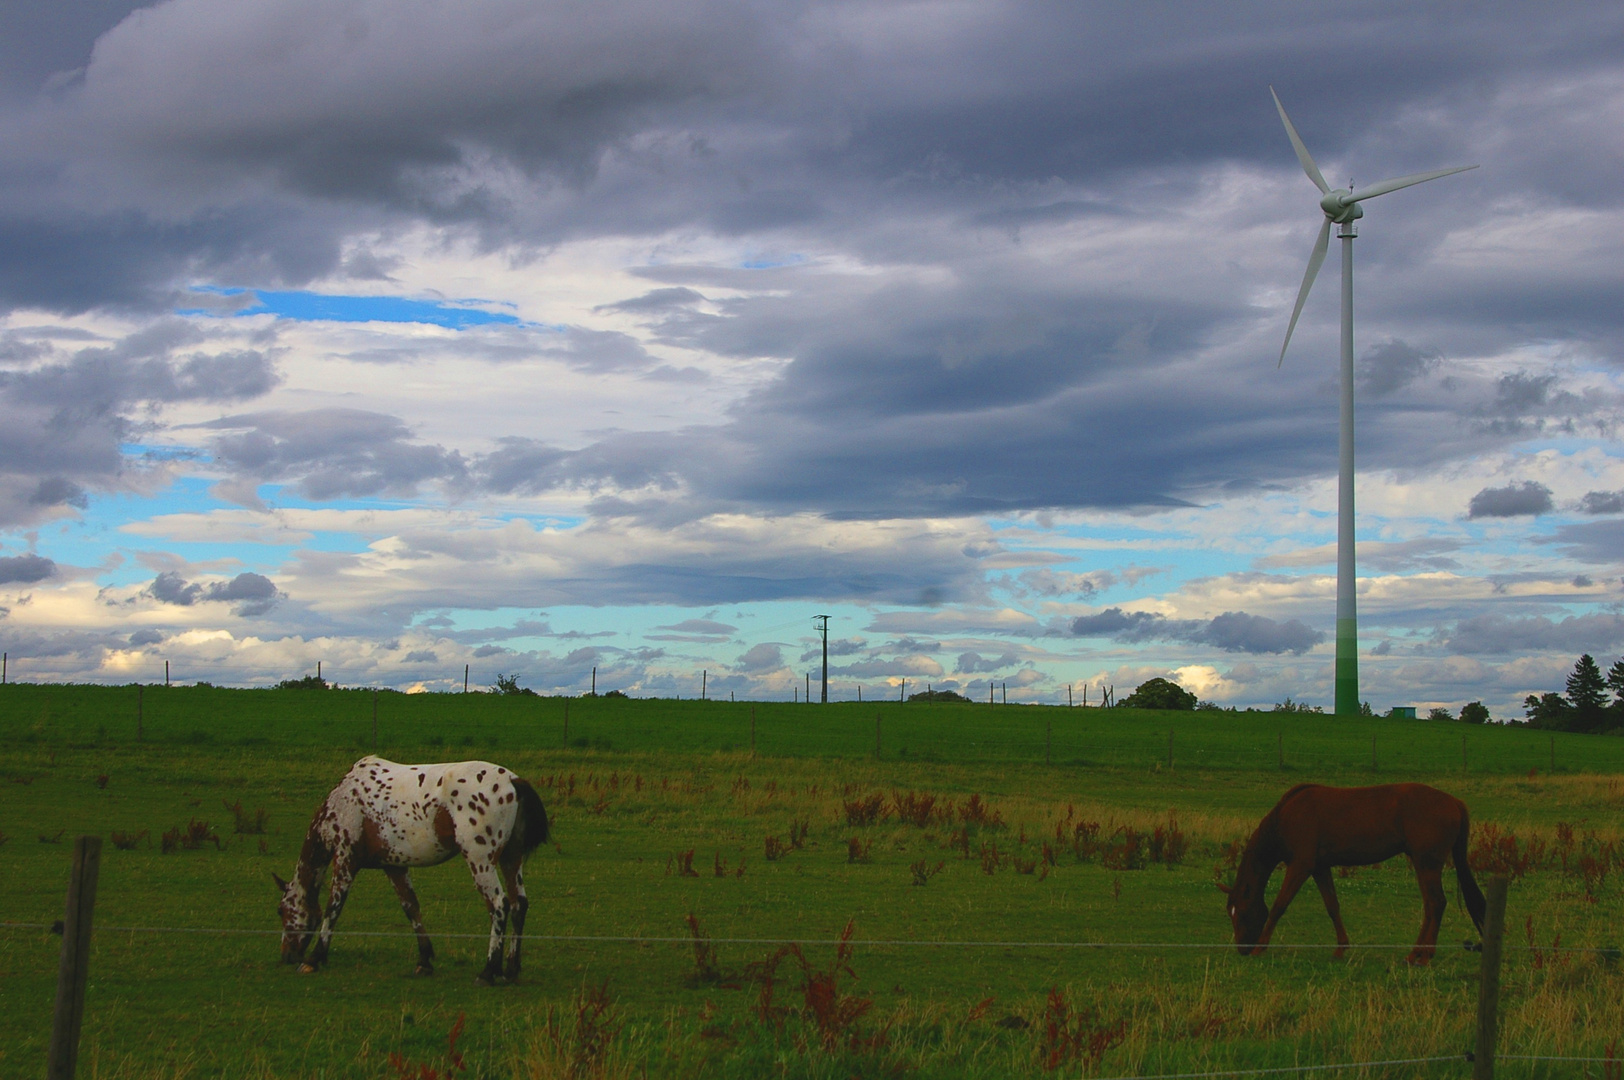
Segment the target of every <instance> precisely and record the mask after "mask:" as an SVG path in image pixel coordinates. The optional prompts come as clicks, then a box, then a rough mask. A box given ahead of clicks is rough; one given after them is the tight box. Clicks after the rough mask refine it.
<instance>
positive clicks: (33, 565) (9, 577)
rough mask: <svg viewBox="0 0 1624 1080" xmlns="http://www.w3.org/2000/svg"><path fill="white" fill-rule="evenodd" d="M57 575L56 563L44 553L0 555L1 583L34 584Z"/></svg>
mask: <svg viewBox="0 0 1624 1080" xmlns="http://www.w3.org/2000/svg"><path fill="white" fill-rule="evenodd" d="M54 576H56V563H54V562H52V561H51V560H50V559H47V558H45V557H44V556H43V555H35V554H32V553H30V554H27V555H9V556H0V585H14V584H15V585H32V584H33V583H34V582H36V581H44V580H45V579H46V578H49V577H54Z"/></svg>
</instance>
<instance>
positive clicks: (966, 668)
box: [954, 652, 1020, 675]
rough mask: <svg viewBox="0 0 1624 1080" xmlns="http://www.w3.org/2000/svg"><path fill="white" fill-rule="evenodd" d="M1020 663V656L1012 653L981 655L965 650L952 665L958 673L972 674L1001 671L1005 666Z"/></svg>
mask: <svg viewBox="0 0 1624 1080" xmlns="http://www.w3.org/2000/svg"><path fill="white" fill-rule="evenodd" d="M1018 663H1020V658H1019V657H1017V656H1016V655H1015V654H1014V653H1005V654H1004V655H1002V656H982V655H981V654H980V653H975V652H967V653H961V654H959V659H958V663H957V664H956V665H954V667H955V670H956V671H957V673H958V674H960V675H974V674H976V673H977V672H990V671H1002V670H1003V669H1004V668H1007V667H1014V666H1015V665H1016V664H1018Z"/></svg>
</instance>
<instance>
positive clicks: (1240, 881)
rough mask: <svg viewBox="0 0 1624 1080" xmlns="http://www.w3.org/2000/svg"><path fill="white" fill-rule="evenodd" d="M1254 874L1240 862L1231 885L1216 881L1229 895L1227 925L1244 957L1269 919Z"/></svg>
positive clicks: (1260, 885) (1261, 886)
mask: <svg viewBox="0 0 1624 1080" xmlns="http://www.w3.org/2000/svg"><path fill="white" fill-rule="evenodd" d="M1256 878H1257V875H1256V874H1248V873H1246V867H1245V865H1244V864H1243V865H1242V867H1241V872H1240V873H1238V874H1237V875H1236V876H1235V884H1233V885H1225V884H1223V883H1222V882H1217V883H1216V884H1217V885H1218V888H1219V890H1220V891H1221V892H1223V893H1225V894H1226V895H1227V896H1228V897H1229V908H1228V910H1229V924H1230V926H1231V927H1233V928H1234V931H1235V949H1236V951H1237V952H1239V953H1240V954H1241V955H1242V956H1248V955H1250V954H1251V952H1252V947H1253V946H1254V945H1256V944H1257V943H1258V939H1259V938H1261V937H1262V936H1263V924H1264V923H1266V922H1267V921H1268V919H1269V910H1268V906H1267V905H1266V904H1265V903H1264V902H1263V882H1261V881H1258V880H1256Z"/></svg>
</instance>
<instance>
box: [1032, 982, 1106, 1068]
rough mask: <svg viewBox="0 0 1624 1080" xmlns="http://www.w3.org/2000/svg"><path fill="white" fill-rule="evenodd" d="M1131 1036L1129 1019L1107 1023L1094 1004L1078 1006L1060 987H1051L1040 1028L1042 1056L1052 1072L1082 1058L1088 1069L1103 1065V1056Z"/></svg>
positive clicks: (1042, 1060) (1041, 1059) (1042, 1062)
mask: <svg viewBox="0 0 1624 1080" xmlns="http://www.w3.org/2000/svg"><path fill="white" fill-rule="evenodd" d="M1127 1037H1128V1022H1127V1021H1126V1020H1118V1021H1117V1022H1116V1023H1114V1024H1106V1023H1104V1022H1103V1021H1101V1020H1100V1016H1099V1010H1098V1009H1097V1008H1095V1007H1093V1006H1089V1007H1088V1008H1086V1009H1075V1008H1073V1007H1072V1005H1071V1003H1070V1002H1068V1001H1067V1000H1066V995H1065V994H1064V993H1062V992H1061V991H1060V989H1059V987H1051V988H1050V990H1049V999H1048V1001H1047V1003H1046V1004H1045V1005H1044V1009H1043V1025H1042V1027H1041V1028H1039V1043H1038V1060H1039V1062H1040V1063H1041V1064H1042V1065H1043V1067H1044V1068H1045V1069H1046V1070H1048V1071H1049V1072H1054V1071H1056V1070H1058V1069H1061V1068H1064V1067H1065V1066H1067V1065H1069V1064H1071V1063H1072V1062H1074V1061H1081V1062H1082V1063H1083V1069H1084V1071H1085V1072H1091V1071H1093V1070H1094V1069H1095V1068H1097V1067H1098V1066H1099V1063H1100V1061H1101V1059H1103V1058H1104V1057H1105V1055H1106V1053H1107V1052H1108V1051H1109V1050H1110V1049H1111V1048H1112V1047H1115V1046H1120V1045H1121V1044H1122V1043H1123V1042H1124V1041H1125V1040H1126V1039H1127Z"/></svg>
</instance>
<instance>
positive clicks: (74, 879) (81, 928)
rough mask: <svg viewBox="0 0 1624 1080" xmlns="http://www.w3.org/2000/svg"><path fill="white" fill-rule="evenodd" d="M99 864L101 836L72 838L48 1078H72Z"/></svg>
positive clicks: (76, 1052)
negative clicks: (70, 866) (71, 856)
mask: <svg viewBox="0 0 1624 1080" xmlns="http://www.w3.org/2000/svg"><path fill="white" fill-rule="evenodd" d="M100 869H101V837H99V836H81V837H79V839H77V840H75V841H74V842H73V867H72V869H71V870H70V871H69V874H68V906H67V913H66V914H65V915H64V916H63V919H62V963H61V965H60V966H59V967H58V968H57V975H56V1011H55V1012H54V1013H53V1014H52V1016H51V1050H50V1057H49V1058H48V1059H47V1061H46V1065H45V1076H46V1080H73V1071H74V1069H75V1068H76V1067H77V1066H78V1063H79V1029H80V1028H81V1027H82V1026H83V1024H84V1017H85V982H86V981H87V979H88V977H89V975H90V922H91V914H92V912H93V911H94V910H95V907H96V877H97V874H98V872H99V871H100Z"/></svg>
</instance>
